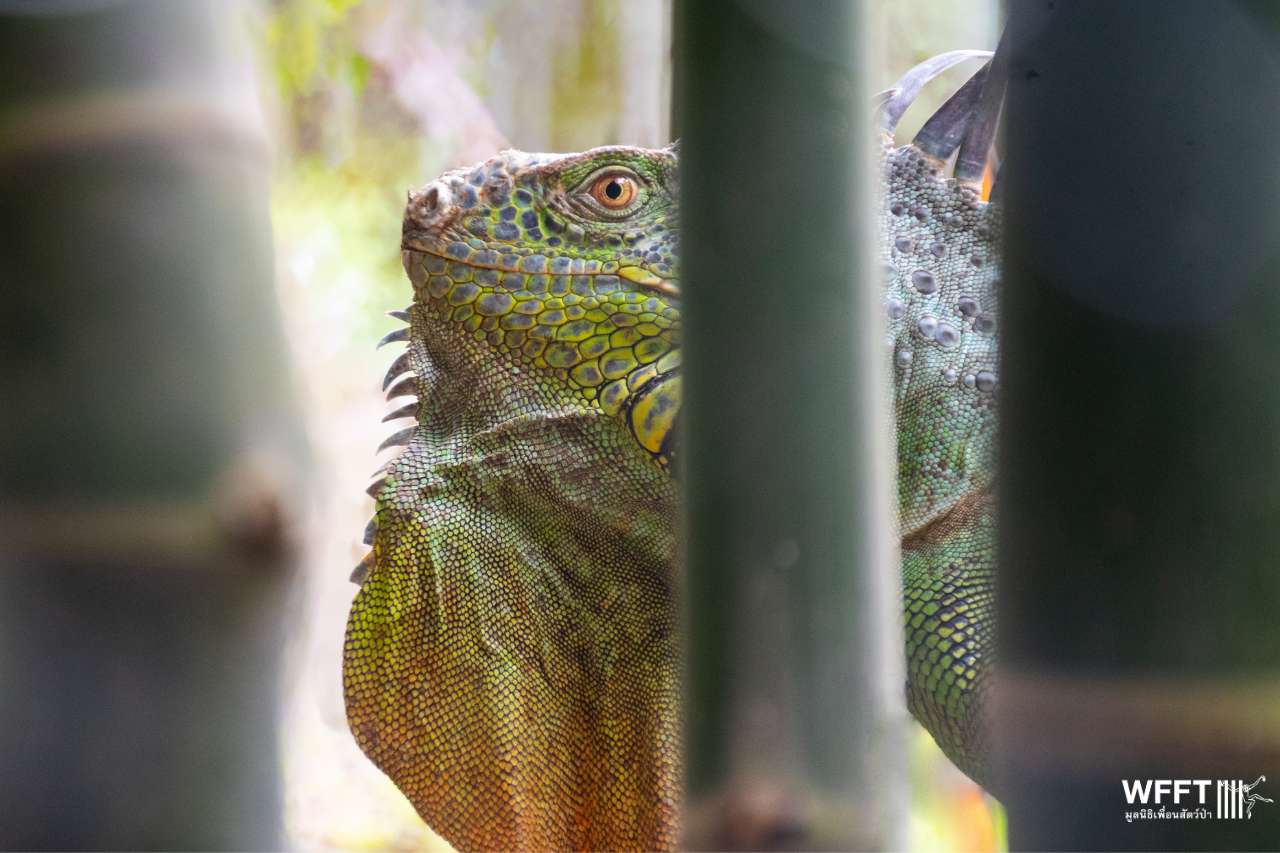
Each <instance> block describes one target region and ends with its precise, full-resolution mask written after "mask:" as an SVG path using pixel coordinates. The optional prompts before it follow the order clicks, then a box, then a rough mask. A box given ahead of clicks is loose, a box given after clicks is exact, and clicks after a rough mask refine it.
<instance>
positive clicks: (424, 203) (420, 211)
mask: <svg viewBox="0 0 1280 853" xmlns="http://www.w3.org/2000/svg"><path fill="white" fill-rule="evenodd" d="M452 204H453V193H451V192H450V191H449V187H448V186H447V185H446V184H444V183H442V182H440V181H432V182H431V183H430V184H428V185H427V186H426V188H425V189H423V190H421V191H420V192H417V193H413V194H411V196H410V200H409V209H408V211H407V212H408V214H409V215H408V218H409V220H411V221H412V222H413V223H414V225H416V226H417V227H419V228H431V227H432V226H435V225H438V224H440V222H441V220H442V219H443V218H444V217H445V216H446V215H447V213H448V211H449V209H450V206H451V205H452Z"/></svg>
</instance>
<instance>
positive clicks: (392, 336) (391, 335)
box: [376, 326, 409, 349]
mask: <svg viewBox="0 0 1280 853" xmlns="http://www.w3.org/2000/svg"><path fill="white" fill-rule="evenodd" d="M407 340H409V327H408V326H406V327H405V328H403V329H395V330H394V331H390V332H387V333H386V335H384V336H383V338H382V340H380V341H378V346H377V347H376V349H382V348H383V347H385V346H386V345H387V344H394V343H398V342H400V341H407Z"/></svg>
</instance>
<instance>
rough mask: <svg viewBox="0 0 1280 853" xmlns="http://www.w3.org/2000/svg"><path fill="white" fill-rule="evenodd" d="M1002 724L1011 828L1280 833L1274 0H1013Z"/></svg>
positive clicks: (1118, 833) (1069, 840)
mask: <svg viewBox="0 0 1280 853" xmlns="http://www.w3.org/2000/svg"><path fill="white" fill-rule="evenodd" d="M1009 27H1010V29H1009V33H1008V36H1007V38H1009V40H1010V46H1011V48H1012V51H1011V54H1010V60H1011V73H1010V83H1009V90H1008V91H1009V98H1008V104H1007V110H1006V117H1007V127H1008V133H1007V158H1006V160H1005V167H1004V169H1005V173H1004V175H1003V176H1002V181H1003V182H1004V189H1005V192H1006V196H1005V198H1006V208H1005V209H1006V215H1005V220H1004V221H1005V229H1006V230H1005V251H1006V286H1005V291H1004V292H1005V301H1004V306H1003V310H1004V318H1005V319H1004V328H1003V332H1002V335H1003V340H1002V342H1003V344H1004V347H1005V350H1004V361H1003V364H1004V373H1003V376H1002V394H1003V397H1002V403H1001V406H1002V416H1003V422H1002V426H1001V436H1002V449H1001V462H1002V464H1003V468H1002V478H1003V479H1002V486H1001V490H1002V491H1001V500H1002V506H1001V513H1002V515H1001V540H1002V541H1001V545H1000V556H999V565H1000V570H1001V577H1000V596H1001V612H1000V638H1001V643H1002V645H1001V652H1000V655H1001V657H1000V666H1001V673H1000V676H999V680H998V689H997V692H996V700H997V702H996V704H997V707H996V712H997V716H996V719H995V723H994V731H995V732H997V733H999V735H1000V737H1001V738H1002V740H1003V748H1002V757H1001V763H1002V765H1003V768H1004V770H1003V773H1004V777H1005V778H1004V783H1003V793H1004V796H1005V803H1006V805H1007V806H1008V809H1009V825H1010V844H1011V846H1012V847H1013V848H1015V849H1030V850H1037V849H1064V850H1071V849H1099V848H1105V849H1166V850H1176V849H1222V850H1232V849H1275V847H1276V845H1277V843H1280V806H1276V805H1274V804H1267V803H1259V804H1258V806H1257V808H1255V809H1253V813H1252V817H1251V818H1250V819H1247V820H1245V819H1241V820H1232V819H1216V815H1214V812H1215V810H1216V802H1215V791H1214V788H1213V787H1212V786H1211V787H1210V788H1209V789H1208V792H1207V798H1208V802H1207V808H1208V810H1209V813H1210V815H1211V817H1210V818H1209V819H1200V820H1196V819H1191V820H1188V819H1160V818H1158V817H1157V818H1153V819H1141V818H1139V819H1135V820H1132V821H1130V820H1128V819H1127V818H1126V813H1127V812H1136V811H1139V810H1141V809H1142V808H1143V806H1144V805H1145V806H1146V807H1147V808H1148V809H1150V810H1152V811H1156V810H1157V809H1159V808H1160V807H1161V806H1164V807H1166V808H1167V810H1168V811H1178V810H1179V809H1182V808H1190V809H1196V808H1198V807H1199V806H1200V805H1202V803H1200V802H1199V800H1198V796H1196V795H1195V792H1194V789H1193V792H1192V794H1191V795H1190V796H1188V795H1187V794H1184V795H1183V796H1181V798H1180V800H1179V801H1177V802H1175V801H1174V800H1173V799H1172V797H1169V796H1166V797H1165V798H1164V799H1163V800H1162V801H1161V802H1154V801H1151V800H1148V801H1147V802H1146V803H1145V804H1144V803H1143V802H1133V803H1130V802H1128V801H1127V800H1126V796H1125V792H1124V789H1123V787H1122V780H1129V781H1130V782H1133V781H1139V782H1140V781H1144V780H1151V779H1166V780H1176V779H1188V780H1196V779H1203V780H1210V781H1211V782H1212V780H1216V779H1226V780H1244V782H1245V783H1246V784H1247V783H1249V782H1252V781H1253V780H1255V779H1256V778H1257V777H1259V776H1260V775H1262V774H1267V776H1268V778H1269V780H1270V781H1269V782H1264V783H1263V784H1262V787H1261V788H1260V789H1259V790H1258V791H1257V793H1258V794H1260V795H1262V796H1267V797H1271V798H1272V799H1277V798H1280V797H1278V795H1280V774H1277V772H1276V768H1277V767H1280V714H1278V713H1277V711H1276V709H1277V707H1280V705H1278V703H1280V627H1278V625H1280V623H1277V620H1276V615H1275V614H1276V606H1277V603H1278V602H1280V571H1277V565H1276V555H1277V554H1280V488H1277V482H1278V481H1280V438H1278V437H1280V335H1277V334H1276V328H1277V323H1280V288H1277V287H1276V282H1277V280H1278V279H1280V262H1278V261H1277V254H1276V235H1277V234H1280V155H1278V154H1277V150H1276V147H1275V145H1274V144H1273V143H1272V140H1274V139H1276V138H1277V136H1280V118H1278V117H1277V116H1280V112H1278V111H1277V110H1276V109H1275V108H1274V107H1275V104H1276V93H1277V92H1280V61H1278V58H1280V17H1278V16H1277V13H1276V9H1275V5H1274V4H1265V3H1261V2H1241V3H1232V4H1206V3H1199V2H1193V0H1176V2H1172V1H1171V2H1168V3H1164V4H1161V5H1160V8H1159V11H1158V12H1155V11H1154V10H1153V8H1152V7H1150V6H1148V5H1146V4H1135V3H1110V2H1103V0H1058V2H1057V3H1056V4H1052V3H1051V4H1047V5H1045V4H1034V5H1033V4H1026V5H1025V6H1023V5H1022V4H1012V8H1011V19H1010V23H1009Z"/></svg>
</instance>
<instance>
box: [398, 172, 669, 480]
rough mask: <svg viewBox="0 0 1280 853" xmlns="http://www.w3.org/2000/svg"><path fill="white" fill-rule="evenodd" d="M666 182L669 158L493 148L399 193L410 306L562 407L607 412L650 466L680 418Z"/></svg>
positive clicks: (664, 456) (664, 453) (665, 456)
mask: <svg viewBox="0 0 1280 853" xmlns="http://www.w3.org/2000/svg"><path fill="white" fill-rule="evenodd" d="M677 205H678V180H677V171H676V156H675V153H674V151H673V150H671V149H662V150H648V149H642V148H629V147H608V148H597V149H594V150H591V151H587V152H585V153H582V154H574V155H570V156H557V155H548V154H526V153H524V152H519V151H506V152H503V153H501V154H499V155H498V156H496V157H493V158H492V159H490V160H488V161H486V162H484V163H482V164H480V165H478V166H475V167H474V168H467V169H458V170H455V171H452V172H448V173H446V174H444V175H442V176H441V177H440V178H438V179H436V180H435V181H432V182H431V183H430V184H428V185H427V186H425V187H423V188H422V189H421V190H419V191H417V192H414V193H411V194H410V197H409V203H408V205H407V207H406V211H405V219H404V236H403V241H402V248H403V251H404V264H405V269H406V270H407V271H408V273H409V277H410V279H411V280H412V282H413V285H414V291H415V296H416V298H417V301H418V302H419V303H428V304H430V305H432V306H433V307H435V308H437V309H438V311H443V312H445V314H446V316H447V318H448V319H449V320H450V321H451V322H452V324H453V325H454V326H455V327H456V330H457V332H458V333H459V334H464V335H469V336H471V337H473V338H474V339H475V340H476V341H482V342H485V343H487V345H488V346H489V347H491V348H492V350H493V355H494V357H495V358H500V359H503V360H506V361H508V362H509V363H510V364H511V365H512V366H513V367H515V368H518V369H519V372H520V373H522V374H524V375H526V376H527V377H528V381H530V382H535V383H542V384H544V385H546V384H550V385H551V386H552V387H553V388H554V389H556V390H560V391H563V392H564V393H563V395H562V396H563V398H564V400H565V402H570V403H576V404H579V405H582V406H584V407H592V408H595V407H598V408H599V409H601V410H603V411H604V412H606V413H608V414H611V415H618V416H620V417H621V418H622V419H623V420H624V422H625V423H626V424H627V426H628V428H629V429H630V430H631V432H632V434H633V436H634V437H635V439H636V441H637V442H638V443H639V444H640V445H641V446H642V447H643V448H644V449H645V450H647V451H648V452H649V453H650V454H652V455H653V456H654V457H655V458H656V459H658V460H659V462H661V463H662V464H664V465H665V464H666V463H667V462H668V461H669V460H670V457H671V454H672V452H673V446H672V441H673V438H674V434H675V432H674V430H673V429H672V427H673V425H674V420H675V416H676V414H677V412H678V409H679V392H680V388H679V378H678V375H677V374H676V369H677V367H678V366H679V350H678V340H679V329H680V310H679V301H678V298H679V258H678V239H679V238H678V230H679V229H678V221H677V220H678V206H677Z"/></svg>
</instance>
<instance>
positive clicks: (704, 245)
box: [674, 0, 903, 849]
mask: <svg viewBox="0 0 1280 853" xmlns="http://www.w3.org/2000/svg"><path fill="white" fill-rule="evenodd" d="M677 14H678V16H679V17H678V20H677V22H676V25H675V30H676V33H677V45H678V52H679V55H678V57H677V76H678V91H677V93H676V95H675V98H674V100H675V103H676V104H677V105H678V109H679V110H680V116H679V117H678V121H677V122H676V124H677V125H678V126H679V127H680V128H681V133H682V135H683V140H682V143H681V144H682V150H681V170H682V196H681V205H682V216H683V229H684V230H683V242H682V251H683V258H682V263H683V264H684V265H685V267H686V269H685V270H684V272H683V274H682V276H683V278H684V281H683V282H682V288H681V290H682V300H683V302H684V306H683V310H684V320H685V323H686V326H685V329H686V331H685V344H684V363H685V370H686V374H685V376H686V379H685V381H686V382H687V397H686V408H685V410H684V411H685V414H684V417H685V418H686V421H685V429H686V432H685V436H686V438H685V441H686V450H685V452H684V458H685V459H686V461H687V465H686V474H685V477H686V499H687V502H688V510H687V511H688V518H687V521H688V551H687V553H688V566H687V575H686V576H687V584H688V586H687V589H688V611H687V612H688V632H687V636H688V638H689V648H688V677H689V687H688V690H687V692H686V696H687V705H686V713H687V734H688V741H687V756H688V773H687V781H688V803H687V809H686V843H687V844H688V845H689V846H690V847H692V848H720V849H724V848H741V849H789V848H804V849H863V848H880V847H886V846H888V847H898V846H901V845H902V842H903V838H902V836H901V835H899V834H898V833H899V832H900V829H901V827H902V825H903V820H902V818H901V815H900V814H898V813H897V812H896V811H895V809H896V808H897V807H898V806H899V805H900V802H899V798H900V792H901V786H902V775H903V755H902V749H901V740H900V732H899V730H898V728H897V726H898V724H899V723H900V720H901V714H902V712H901V710H900V704H901V699H900V694H901V685H902V679H901V665H900V664H899V663H898V662H897V661H898V658H899V656H900V654H901V652H900V645H899V644H898V642H897V638H896V636H895V631H894V629H895V628H896V625H897V621H898V620H897V617H896V613H897V610H896V609H895V607H894V605H893V592H894V590H896V588H897V583H896V571H895V568H894V563H893V560H892V556H891V551H890V545H889V543H888V542H887V541H886V534H887V533H888V531H889V530H890V529H891V523H890V522H889V520H888V519H889V513H888V510H887V507H888V505H889V502H888V500H887V496H888V494H889V488H890V487H889V477H888V463H887V461H886V460H888V459H889V458H890V457H891V452H890V451H889V444H888V441H887V439H886V437H885V435H884V434H883V432H882V430H881V425H883V424H886V423H887V422H888V418H887V417H881V415H882V413H883V412H884V409H883V408H882V407H881V406H880V401H881V400H880V396H879V394H880V392H881V386H880V385H879V381H880V377H881V376H882V375H883V374H884V371H883V370H882V369H881V368H882V365H881V355H880V353H879V350H878V348H877V345H878V342H879V333H878V332H877V331H876V328H875V318H877V317H878V316H879V312H878V310H877V309H875V308H874V307H872V306H873V305H874V300H875V293H876V289H875V286H874V285H873V282H874V277H873V274H872V273H871V269H872V263H871V257H872V255H871V251H870V242H869V239H868V227H869V216H868V214H869V212H870V210H871V208H872V204H871V202H870V201H869V200H868V199H867V195H866V194H867V192H868V182H867V176H866V174H865V172H866V171H867V170H866V169H865V168H864V167H865V165H866V161H865V160H864V157H863V155H864V153H868V152H869V143H870V141H871V139H872V134H871V132H870V130H869V128H868V124H867V122H866V121H865V120H864V116H866V115H868V114H869V111H870V109H869V106H868V104H867V102H866V101H865V100H864V99H865V98H866V97H867V96H868V94H869V93H866V92H864V91H863V89H862V85H863V80H864V71H863V69H862V66H861V62H862V58H863V49H862V46H861V44H860V43H859V41H858V39H857V34H858V33H859V32H860V23H859V10H858V7H857V6H856V5H855V4H853V3H849V2H821V3H806V4H799V5H797V4H792V3H781V2H776V3H768V2H752V3H742V2H727V0H709V2H697V3H694V2H686V3H684V4H683V5H682V7H680V9H679V11H678V13H677ZM886 381H887V379H886Z"/></svg>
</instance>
